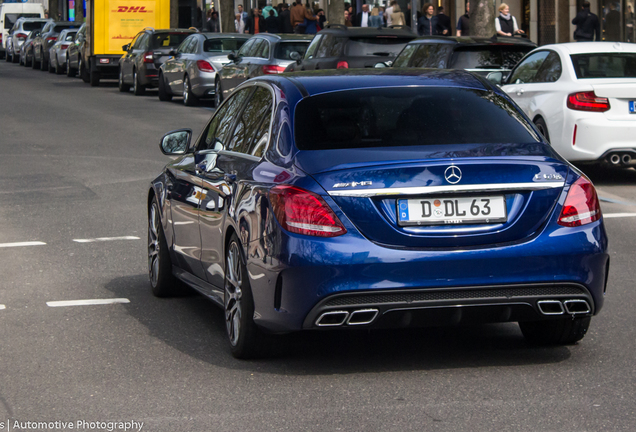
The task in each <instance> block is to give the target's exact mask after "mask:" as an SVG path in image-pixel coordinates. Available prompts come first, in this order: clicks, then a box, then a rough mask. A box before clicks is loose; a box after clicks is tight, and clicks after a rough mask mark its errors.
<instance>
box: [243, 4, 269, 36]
mask: <svg viewBox="0 0 636 432" xmlns="http://www.w3.org/2000/svg"><path fill="white" fill-rule="evenodd" d="M266 27H267V26H266V25H265V19H264V18H263V16H262V15H261V14H260V11H259V10H258V8H254V9H253V10H252V15H251V16H250V17H249V18H248V19H247V22H246V23H245V33H249V34H253V35H254V34H259V33H264V32H265V31H266Z"/></svg>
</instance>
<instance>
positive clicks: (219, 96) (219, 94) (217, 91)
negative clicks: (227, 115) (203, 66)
mask: <svg viewBox="0 0 636 432" xmlns="http://www.w3.org/2000/svg"><path fill="white" fill-rule="evenodd" d="M222 102H223V90H221V80H219V79H217V80H216V82H215V83H214V106H215V107H216V108H218V107H219V106H220V105H221V103H222Z"/></svg>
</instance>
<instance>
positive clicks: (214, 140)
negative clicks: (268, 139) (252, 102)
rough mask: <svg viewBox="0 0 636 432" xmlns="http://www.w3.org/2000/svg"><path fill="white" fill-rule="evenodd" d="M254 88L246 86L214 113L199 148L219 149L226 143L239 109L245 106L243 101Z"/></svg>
mask: <svg viewBox="0 0 636 432" xmlns="http://www.w3.org/2000/svg"><path fill="white" fill-rule="evenodd" d="M252 90H253V88H252V87H250V88H246V89H243V90H241V91H239V92H237V93H234V94H233V95H232V96H230V99H228V101H227V102H226V103H225V104H223V106H222V107H221V108H220V109H219V110H218V111H217V112H216V113H215V114H214V117H213V118H212V121H211V122H210V124H209V125H208V128H207V130H206V131H205V134H204V136H203V140H202V142H200V143H199V146H198V148H197V150H206V149H210V150H212V149H214V150H218V149H220V148H222V146H223V145H225V139H226V138H227V137H228V133H229V132H230V127H232V124H233V123H234V120H235V119H236V116H237V115H238V112H239V110H240V109H241V107H242V106H243V102H245V99H247V97H248V96H249V95H250V93H251V92H252Z"/></svg>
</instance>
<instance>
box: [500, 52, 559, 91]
mask: <svg viewBox="0 0 636 432" xmlns="http://www.w3.org/2000/svg"><path fill="white" fill-rule="evenodd" d="M548 54H550V53H549V51H539V52H536V53H534V54H532V55H530V56H528V57H527V58H526V59H524V60H523V61H522V62H521V63H519V66H517V67H516V69H515V70H514V71H513V72H512V76H511V77H510V79H509V80H508V83H509V84H524V83H530V82H533V81H534V77H535V76H536V75H537V72H539V69H540V68H541V65H543V62H544V61H545V59H546V58H547V57H548Z"/></svg>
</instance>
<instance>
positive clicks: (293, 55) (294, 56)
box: [289, 51, 303, 64]
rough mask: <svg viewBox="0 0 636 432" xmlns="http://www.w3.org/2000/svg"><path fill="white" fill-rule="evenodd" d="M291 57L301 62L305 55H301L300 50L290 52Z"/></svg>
mask: <svg viewBox="0 0 636 432" xmlns="http://www.w3.org/2000/svg"><path fill="white" fill-rule="evenodd" d="M289 58H290V59H292V60H295V61H296V63H298V64H300V62H301V60H302V59H303V56H301V55H300V53H299V52H298V51H293V52H291V53H289Z"/></svg>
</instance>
